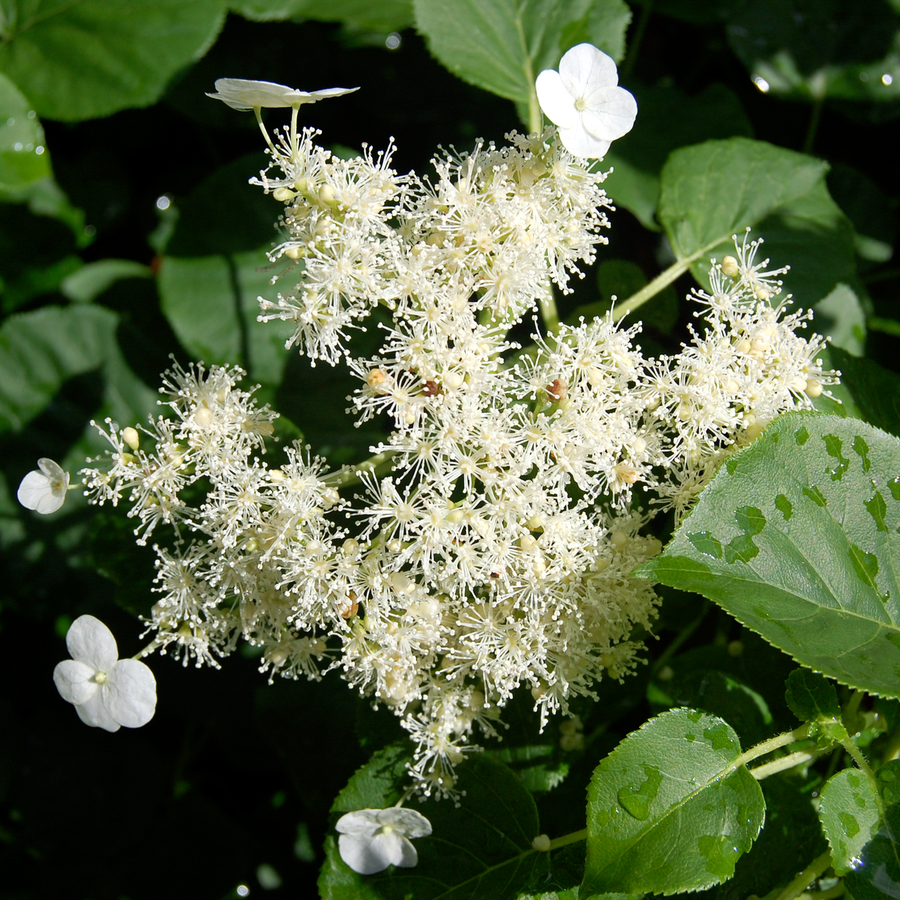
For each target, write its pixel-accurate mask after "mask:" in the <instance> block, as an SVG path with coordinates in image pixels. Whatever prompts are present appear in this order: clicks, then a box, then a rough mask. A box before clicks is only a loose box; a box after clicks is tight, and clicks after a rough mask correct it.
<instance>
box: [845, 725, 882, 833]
mask: <svg viewBox="0 0 900 900" xmlns="http://www.w3.org/2000/svg"><path fill="white" fill-rule="evenodd" d="M840 744H841V746H842V747H843V748H844V750H846V751H847V753H848V754H850V758H851V759H852V760H853V762H855V763H856V765H857V766H858V767H859V769H860V771H862V773H863V774H864V775H865V776H866V778H868V779H869V784H870V785H871V786H872V793H873V794H874V795H875V805H876V806H877V807H878V814H879V815H880V816H881V817H882V818H884V805H883V804H882V802H881V793H880V792H879V790H878V781H877V780H876V779H875V773H874V772H873V771H872V767H871V766H870V765H869V763H868V762H867V761H866V758H865V757H864V756H863V755H862V751H861V750H860V749H859V747H857V746H856V744H854V743H853V741H851V740H850V737H849V735H848V736H847V737H846V738H845V739H844V740H842V741H841V742H840Z"/></svg>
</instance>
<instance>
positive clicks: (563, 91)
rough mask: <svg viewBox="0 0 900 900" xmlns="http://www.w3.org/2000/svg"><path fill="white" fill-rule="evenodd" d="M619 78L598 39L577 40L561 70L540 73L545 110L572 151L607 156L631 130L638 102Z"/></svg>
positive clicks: (540, 97)
mask: <svg viewBox="0 0 900 900" xmlns="http://www.w3.org/2000/svg"><path fill="white" fill-rule="evenodd" d="M618 82H619V79H618V75H617V73H616V64H615V62H614V61H613V59H612V57H610V56H607V54H605V53H604V52H603V51H602V50H598V49H597V48H596V47H595V46H594V45H593V44H578V46H576V47H573V48H572V49H571V50H569V51H568V52H567V53H566V54H565V56H563V58H562V59H561V60H560V62H559V71H558V72H557V71H555V70H553V69H544V71H543V72H541V74H540V75H538V77H537V81H536V82H535V89H536V91H537V96H538V102H539V103H540V104H541V109H542V110H543V111H544V115H546V116H547V118H548V119H550V121H551V122H553V124H554V125H556V126H557V127H558V128H559V136H560V138H561V139H562V142H563V146H564V147H565V148H566V150H568V151H569V152H570V153H572V154H573V155H575V156H583V157H589V158H591V159H602V158H603V157H604V156H605V155H606V151H607V150H609V145H610V144H611V143H612V141H614V140H616V139H617V138H620V137H622V135H624V134H627V133H628V132H629V131H631V126H632V125H633V124H634V119H635V116H636V115H637V103H636V102H635V99H634V97H632V96H631V94H630V93H629V92H628V91H626V90H625V88H622V87H619V85H618Z"/></svg>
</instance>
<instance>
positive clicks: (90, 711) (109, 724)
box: [75, 691, 119, 731]
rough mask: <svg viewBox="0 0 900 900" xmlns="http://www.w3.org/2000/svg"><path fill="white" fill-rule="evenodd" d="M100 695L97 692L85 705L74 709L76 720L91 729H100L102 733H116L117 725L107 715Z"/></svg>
mask: <svg viewBox="0 0 900 900" xmlns="http://www.w3.org/2000/svg"><path fill="white" fill-rule="evenodd" d="M102 696H103V695H102V694H101V692H100V691H97V693H96V694H94V696H93V697H91V698H90V700H88V701H87V702H86V703H82V704H81V705H80V706H76V707H75V712H77V713H78V718H79V719H81V721H82V722H84V724H85V725H90V726H91V728H102V729H103V730H104V731H118V730H119V723H118V722H117V721H116V720H115V719H114V718H113V717H112V716H111V715H110V714H109V711H108V710H107V708H106V707H105V706H104V705H103V699H102Z"/></svg>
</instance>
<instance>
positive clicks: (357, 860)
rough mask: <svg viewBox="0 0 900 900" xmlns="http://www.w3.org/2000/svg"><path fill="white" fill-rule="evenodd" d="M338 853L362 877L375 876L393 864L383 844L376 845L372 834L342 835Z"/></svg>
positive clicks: (339, 840)
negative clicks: (386, 854)
mask: <svg viewBox="0 0 900 900" xmlns="http://www.w3.org/2000/svg"><path fill="white" fill-rule="evenodd" d="M407 843H408V842H407ZM338 851H339V852H340V854H341V859H342V860H343V861H344V862H345V863H347V865H348V866H350V868H351V869H353V871H354V872H359V874H360V875H374V874H375V872H382V871H384V870H385V869H386V868H387V867H388V866H389V865H390V864H391V861H390V860H389V859H388V858H387V857H386V856H385V847H384V845H383V843H378V844H376V843H375V840H374V837H373V836H372V835H370V834H342V835H341V836H340V837H339V838H338Z"/></svg>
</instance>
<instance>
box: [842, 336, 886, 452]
mask: <svg viewBox="0 0 900 900" xmlns="http://www.w3.org/2000/svg"><path fill="white" fill-rule="evenodd" d="M829 352H830V354H831V360H832V364H833V365H834V366H835V367H836V368H838V369H840V372H841V385H842V386H843V387H844V388H846V389H847V390H848V391H849V392H850V395H851V396H852V398H853V401H854V403H855V404H856V406H857V407H859V411H860V413H861V414H862V416H863V418H865V420H866V421H867V422H868V423H869V424H870V425H874V426H875V427H876V428H881V429H883V430H884V431H889V432H890V433H891V434H893V435H896V436H898V437H900V375H898V374H897V373H896V372H891V371H890V370H889V369H885V368H884V367H883V366H879V365H878V363H877V362H875V361H874V360H871V359H860V358H858V357H855V356H851V355H850V354H849V353H846V352H845V351H843V350H841V349H840V348H837V347H835V348H831V349H830V350H829Z"/></svg>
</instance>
